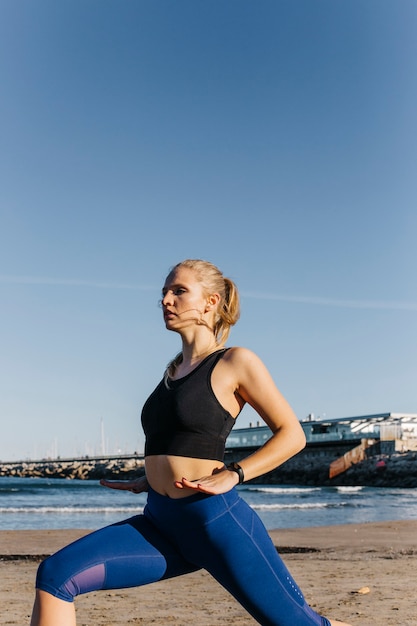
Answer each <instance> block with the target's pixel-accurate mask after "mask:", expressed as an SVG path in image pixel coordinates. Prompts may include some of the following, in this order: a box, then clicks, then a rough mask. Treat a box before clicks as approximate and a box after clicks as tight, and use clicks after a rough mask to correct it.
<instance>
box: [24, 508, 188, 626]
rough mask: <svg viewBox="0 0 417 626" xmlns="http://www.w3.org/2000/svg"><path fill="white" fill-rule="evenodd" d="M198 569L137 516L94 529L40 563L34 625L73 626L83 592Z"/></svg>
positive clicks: (133, 583) (160, 578)
mask: <svg viewBox="0 0 417 626" xmlns="http://www.w3.org/2000/svg"><path fill="white" fill-rule="evenodd" d="M196 569H197V568H196V567H195V566H193V565H190V564H189V563H187V562H186V561H185V560H184V559H183V558H182V557H181V555H179V553H178V552H177V550H176V549H175V547H174V546H173V545H172V544H171V543H170V542H169V541H167V540H166V539H164V538H163V537H162V536H161V534H160V533H159V532H158V531H157V530H156V529H155V528H154V527H153V526H152V524H151V523H150V522H149V521H148V520H147V519H146V518H145V517H144V516H143V515H138V516H136V517H133V518H131V519H128V520H125V521H124V522H120V523H118V524H114V525H112V526H107V527H106V528H103V529H101V530H98V531H95V532H93V533H90V534H89V535H87V536H85V537H82V538H81V539H79V540H78V541H75V542H74V543H72V544H70V545H69V546H67V547H65V548H63V549H62V550H60V551H59V552H57V553H56V554H54V555H52V556H51V557H49V558H47V559H46V560H45V561H43V562H42V563H41V565H40V566H39V569H38V575H37V580H36V587H37V596H36V600H35V605H34V610H33V616H32V622H31V625H32V626H57V625H58V624H59V626H73V625H74V624H75V613H74V608H73V600H74V597H75V596H77V595H79V594H82V593H87V592H89V591H97V590H99V589H120V588H126V587H136V586H140V585H145V584H147V583H150V582H155V581H157V580H162V579H164V578H170V577H172V576H178V575H181V574H185V573H188V572H191V571H195V570H196ZM58 618H59V619H58Z"/></svg>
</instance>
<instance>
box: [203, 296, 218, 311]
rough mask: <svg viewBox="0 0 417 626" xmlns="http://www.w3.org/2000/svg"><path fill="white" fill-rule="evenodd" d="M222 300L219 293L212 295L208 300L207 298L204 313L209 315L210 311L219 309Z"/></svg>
mask: <svg viewBox="0 0 417 626" xmlns="http://www.w3.org/2000/svg"><path fill="white" fill-rule="evenodd" d="M220 300H221V298H220V294H218V293H212V294H211V295H210V296H209V297H208V298H207V304H206V307H205V310H204V312H205V313H208V311H213V310H214V309H216V308H217V306H218V305H219V302H220Z"/></svg>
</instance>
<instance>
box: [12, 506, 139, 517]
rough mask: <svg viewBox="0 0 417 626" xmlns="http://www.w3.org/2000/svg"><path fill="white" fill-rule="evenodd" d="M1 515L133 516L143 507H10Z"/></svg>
mask: <svg viewBox="0 0 417 626" xmlns="http://www.w3.org/2000/svg"><path fill="white" fill-rule="evenodd" d="M1 513H5V514H6V513H14V514H16V513H39V514H41V515H43V514H46V513H56V514H61V513H65V514H66V515H67V514H71V513H77V514H78V513H88V514H91V513H131V514H133V515H138V514H140V513H143V507H137V506H135V507H127V506H119V507H116V506H114V507H113V506H107V507H103V506H98V507H75V506H33V507H31V506H10V507H0V514H1Z"/></svg>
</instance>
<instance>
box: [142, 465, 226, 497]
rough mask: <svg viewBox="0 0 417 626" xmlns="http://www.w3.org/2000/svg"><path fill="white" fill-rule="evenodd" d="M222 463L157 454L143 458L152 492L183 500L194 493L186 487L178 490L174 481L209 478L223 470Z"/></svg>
mask: <svg viewBox="0 0 417 626" xmlns="http://www.w3.org/2000/svg"><path fill="white" fill-rule="evenodd" d="M223 468H224V463H223V462H222V461H217V460H211V459H193V458H190V457H183V456H171V455H166V454H157V455H152V456H147V457H146V458H145V469H146V477H147V479H148V483H149V485H150V486H151V487H152V489H153V490H154V491H156V492H157V493H159V494H161V495H162V496H168V497H169V498H185V497H187V496H190V495H192V494H194V493H196V492H195V490H193V489H189V488H187V487H183V488H182V489H181V488H178V487H176V486H175V481H181V480H182V478H187V479H188V480H190V481H193V480H198V479H199V478H203V477H205V476H211V475H212V474H213V473H215V472H216V471H217V470H220V469H223Z"/></svg>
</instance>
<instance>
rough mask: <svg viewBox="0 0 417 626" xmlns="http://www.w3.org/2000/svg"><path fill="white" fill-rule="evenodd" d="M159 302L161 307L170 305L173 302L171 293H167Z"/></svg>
mask: <svg viewBox="0 0 417 626" xmlns="http://www.w3.org/2000/svg"><path fill="white" fill-rule="evenodd" d="M161 302H162V306H168V305H169V304H172V302H173V293H172V291H167V292H166V294H165V295H164V297H163V298H162V300H161Z"/></svg>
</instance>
